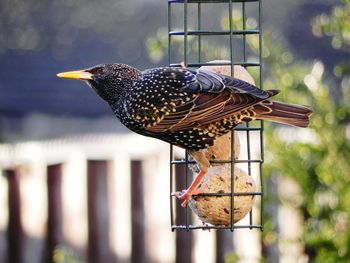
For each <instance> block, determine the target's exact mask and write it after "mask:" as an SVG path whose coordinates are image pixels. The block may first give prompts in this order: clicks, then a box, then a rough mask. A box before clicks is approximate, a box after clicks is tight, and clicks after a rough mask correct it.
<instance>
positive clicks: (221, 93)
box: [58, 64, 312, 206]
mask: <svg viewBox="0 0 350 263" xmlns="http://www.w3.org/2000/svg"><path fill="white" fill-rule="evenodd" d="M58 76H59V77H66V78H73V79H81V80H84V81H85V82H87V84H88V85H90V86H91V87H92V88H93V89H94V90H95V91H96V92H97V94H98V95H100V96H101V97H102V98H103V99H104V100H105V101H106V102H107V103H108V104H109V105H110V106H111V108H112V109H113V112H114V114H115V115H116V116H117V117H118V118H119V119H120V121H121V122H122V123H123V124H124V125H125V126H126V127H127V128H129V129H130V130H132V131H134V132H137V133H139V134H142V135H145V136H149V137H154V138H157V139H160V140H163V141H166V142H169V143H172V144H174V145H177V146H179V147H182V148H185V149H187V150H188V151H190V153H191V154H192V156H193V157H194V158H195V160H196V161H197V163H198V164H199V166H200V169H201V172H200V173H199V174H198V175H197V177H196V178H195V180H194V182H193V183H192V184H191V186H190V187H189V188H188V190H187V191H186V192H185V193H184V194H181V193H176V196H177V197H178V198H179V199H181V200H183V203H182V205H183V206H186V205H187V203H188V201H189V200H190V198H191V195H192V194H193V193H194V191H195V188H196V186H197V185H198V184H199V182H200V179H201V178H202V177H203V175H204V174H205V173H206V171H207V169H208V167H209V160H208V159H207V158H206V157H205V156H204V155H203V154H202V153H201V151H200V150H201V149H205V148H208V147H209V146H211V145H213V143H214V141H215V138H217V137H218V136H221V135H223V134H225V133H227V132H229V131H230V130H231V129H232V128H234V127H235V126H236V125H237V124H239V123H241V122H242V121H251V120H253V119H261V120H271V121H276V122H282V123H287V124H291V125H295V126H299V127H306V126H307V125H308V123H309V115H310V114H311V113H312V111H311V109H310V108H308V107H305V106H299V105H292V104H286V103H282V102H277V101H272V100H269V98H270V97H272V96H274V95H276V94H277V93H278V91H277V90H267V91H263V90H261V89H258V88H257V87H255V86H253V85H251V84H249V83H247V82H245V81H242V80H239V79H235V78H233V77H229V76H226V75H222V74H218V73H214V72H211V71H207V70H201V69H198V70H194V69H188V68H168V67H164V68H155V69H149V70H145V71H142V72H141V71H139V70H137V69H135V68H132V67H130V66H128V65H125V64H103V65H97V66H94V67H92V68H88V69H85V70H80V71H72V72H65V73H60V74H58Z"/></svg>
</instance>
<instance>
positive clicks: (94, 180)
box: [87, 160, 115, 263]
mask: <svg viewBox="0 0 350 263" xmlns="http://www.w3.org/2000/svg"><path fill="white" fill-rule="evenodd" d="M107 175H108V162H107V161H96V160H89V161H88V172H87V176H88V179H87V188H88V192H87V199H88V200H87V201H88V247H87V250H88V251H87V262H88V263H99V262H115V260H114V261H113V260H112V255H111V251H110V245H109V211H108V209H109V205H108V189H107Z"/></svg>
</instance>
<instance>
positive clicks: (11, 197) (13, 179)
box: [4, 169, 24, 263]
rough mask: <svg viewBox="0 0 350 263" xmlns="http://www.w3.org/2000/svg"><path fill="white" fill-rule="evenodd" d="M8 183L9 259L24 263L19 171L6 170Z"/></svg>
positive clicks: (9, 260)
mask: <svg viewBox="0 0 350 263" xmlns="http://www.w3.org/2000/svg"><path fill="white" fill-rule="evenodd" d="M4 174H5V176H6V178H7V182H8V209H9V215H8V226H7V259H8V262H16V263H21V262H23V254H22V253H23V238H24V234H23V229H22V223H21V196H20V185H19V177H20V174H19V171H18V169H9V170H5V171H4Z"/></svg>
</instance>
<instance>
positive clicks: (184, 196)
mask: <svg viewBox="0 0 350 263" xmlns="http://www.w3.org/2000/svg"><path fill="white" fill-rule="evenodd" d="M194 194H196V192H195V191H190V190H183V191H181V192H174V193H173V195H174V196H176V197H177V199H179V200H180V201H182V203H181V206H182V207H184V208H185V207H186V206H187V204H188V203H189V202H190V200H191V198H192V195H194Z"/></svg>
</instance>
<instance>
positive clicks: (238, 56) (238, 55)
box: [168, 0, 264, 231]
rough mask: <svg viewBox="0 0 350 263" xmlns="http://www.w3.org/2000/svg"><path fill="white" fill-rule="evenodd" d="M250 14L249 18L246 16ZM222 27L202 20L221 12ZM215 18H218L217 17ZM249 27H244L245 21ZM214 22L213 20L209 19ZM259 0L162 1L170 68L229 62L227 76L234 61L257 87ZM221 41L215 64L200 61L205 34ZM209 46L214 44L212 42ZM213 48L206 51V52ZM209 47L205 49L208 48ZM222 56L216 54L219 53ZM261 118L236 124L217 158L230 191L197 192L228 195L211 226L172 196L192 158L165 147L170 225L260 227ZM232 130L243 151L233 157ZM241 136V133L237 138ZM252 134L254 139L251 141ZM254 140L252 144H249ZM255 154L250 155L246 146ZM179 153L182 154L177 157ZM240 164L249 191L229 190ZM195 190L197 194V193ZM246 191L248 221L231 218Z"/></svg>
mask: <svg viewBox="0 0 350 263" xmlns="http://www.w3.org/2000/svg"><path fill="white" fill-rule="evenodd" d="M215 10H216V11H217V10H219V12H221V13H219V12H218V14H217V15H218V16H217V17H215V18H214V19H211V20H210V19H209V20H206V16H207V15H211V17H213V15H214V16H215V15H216V14H213V13H214V12H215ZM250 15H252V16H253V17H254V18H255V20H254V19H251V18H250ZM225 16H226V17H227V18H228V21H226V22H227V23H226V27H227V28H226V29H223V28H222V26H220V27H219V28H218V27H217V26H216V28H215V25H213V24H210V23H209V24H208V21H216V22H218V21H219V22H221V24H222V23H223V21H224V17H225ZM218 19H220V20H218ZM251 21H255V22H256V23H255V24H254V23H252V24H253V26H251V25H250V26H248V23H249V22H251ZM224 22H225V21H224ZM214 24H215V22H214ZM261 33H262V28H261V0H217V1H215V0H168V63H169V66H171V67H180V66H181V65H183V64H185V65H186V66H188V67H200V66H230V67H231V75H232V76H234V74H235V72H234V66H235V65H240V66H242V67H244V68H246V69H253V71H254V70H255V71H254V72H255V73H256V74H255V75H256V78H257V79H258V81H257V84H258V85H257V86H258V87H260V88H261V89H262V88H263V87H262V77H261V76H262V64H261V57H262V56H261V51H262V46H261V45H262V43H261V42H262V40H261ZM250 36H252V37H254V38H255V39H256V41H258V44H257V52H256V53H255V55H253V56H251V54H250V53H249V52H250V48H249V46H248V41H247V38H248V37H250ZM208 38H209V39H210V40H212V39H213V40H216V41H218V40H221V39H224V40H223V41H221V42H220V44H223V43H224V44H226V47H227V48H226V50H228V52H226V54H225V55H226V57H225V59H226V61H218V62H215V63H212V62H205V61H206V60H208V57H210V56H209V55H208V48H207V46H208V45H207V42H206V40H207V39H208ZM214 49H215V47H214ZM212 50H213V49H211V50H210V52H212ZM210 52H209V53H210ZM220 59H222V58H220ZM263 130H264V125H263V121H253V122H251V123H250V124H249V123H245V122H244V123H242V124H240V125H239V126H237V127H235V128H234V129H233V130H232V131H231V138H232V139H231V160H218V161H216V162H220V163H230V164H231V175H230V176H231V177H230V180H231V192H230V193H201V194H199V195H201V196H216V197H218V198H222V197H223V196H229V197H230V201H231V202H230V217H231V220H230V224H229V225H212V224H208V223H203V222H202V223H201V222H198V223H193V220H192V219H193V216H192V214H193V212H192V211H191V209H190V208H189V207H188V206H187V207H186V208H182V207H180V205H179V202H178V200H177V199H176V197H175V196H174V195H173V194H172V193H173V192H175V191H181V190H183V189H185V188H187V187H188V185H189V182H190V179H191V178H190V177H191V176H190V174H191V172H190V170H189V166H190V165H192V164H193V163H194V161H192V160H190V159H189V156H188V153H187V152H186V151H184V150H182V151H183V152H184V153H183V154H181V153H180V154H178V152H179V149H178V148H177V147H176V146H173V145H171V146H170V213H171V229H172V231H175V230H185V231H190V230H194V229H203V230H206V229H208V230H210V229H229V230H231V231H234V230H235V229H238V228H248V229H260V230H262V229H263V178H262V169H263V167H262V164H263V162H264V145H263ZM234 133H237V134H238V135H239V137H240V138H241V139H240V141H241V143H242V142H243V143H242V145H244V148H245V151H246V152H245V154H244V155H245V156H244V157H243V158H241V157H239V158H238V159H236V158H235V157H234V156H235V152H234V151H235V149H234V146H235V142H234V138H235V137H234ZM242 137H243V138H242ZM252 138H255V142H254V141H253V139H252ZM253 144H254V145H253ZM253 149H254V152H255V153H256V152H257V153H258V154H255V155H257V156H254V154H252V151H253ZM181 155H182V156H181ZM235 166H240V167H243V168H244V169H245V170H246V172H247V174H248V175H249V176H253V173H254V176H255V183H256V189H257V190H256V191H254V192H244V193H243V192H235V191H234V176H235V171H234V167H235ZM199 195H198V196H199ZM243 195H245V196H247V195H249V196H252V198H253V197H254V198H255V205H254V206H253V209H252V210H251V211H250V212H249V214H248V215H247V216H246V217H249V219H248V220H247V219H245V220H244V221H248V223H243V224H242V223H235V218H234V210H235V207H234V199H235V198H237V197H238V196H243Z"/></svg>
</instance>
